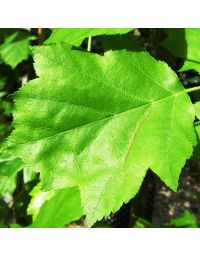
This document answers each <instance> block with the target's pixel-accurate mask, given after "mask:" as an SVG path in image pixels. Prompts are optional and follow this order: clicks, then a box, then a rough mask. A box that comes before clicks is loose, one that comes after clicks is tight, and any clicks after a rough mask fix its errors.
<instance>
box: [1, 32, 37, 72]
mask: <svg viewBox="0 0 200 255" xmlns="http://www.w3.org/2000/svg"><path fill="white" fill-rule="evenodd" d="M33 39H35V36H31V35H29V34H28V33H26V32H24V31H17V32H15V33H13V34H11V35H9V36H8V37H6V39H5V41H4V43H3V44H1V45H0V58H1V60H2V61H3V62H4V63H6V64H7V65H9V66H11V67H12V68H13V69H14V68H15V67H16V66H17V65H18V64H19V63H20V62H22V61H23V60H26V59H28V57H29V55H30V52H31V51H30V48H29V46H30V40H33Z"/></svg>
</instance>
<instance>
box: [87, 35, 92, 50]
mask: <svg viewBox="0 0 200 255" xmlns="http://www.w3.org/2000/svg"><path fill="white" fill-rule="evenodd" d="M91 48H92V36H89V37H88V45H87V51H91Z"/></svg>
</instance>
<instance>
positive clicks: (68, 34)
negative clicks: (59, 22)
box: [45, 28, 133, 46]
mask: <svg viewBox="0 0 200 255" xmlns="http://www.w3.org/2000/svg"><path fill="white" fill-rule="evenodd" d="M131 30H133V29H132V28H53V29H52V34H51V35H50V37H49V38H48V39H47V40H46V42H45V43H46V44H50V43H58V42H66V43H69V44H72V45H74V46H80V44H81V43H82V41H83V40H84V39H85V38H87V37H89V36H97V35H113V34H126V33H128V32H130V31H131Z"/></svg>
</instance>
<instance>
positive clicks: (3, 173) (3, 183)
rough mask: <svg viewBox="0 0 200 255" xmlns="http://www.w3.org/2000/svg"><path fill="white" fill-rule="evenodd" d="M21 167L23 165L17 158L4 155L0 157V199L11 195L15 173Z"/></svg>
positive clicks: (14, 185) (14, 183) (14, 184)
mask: <svg viewBox="0 0 200 255" xmlns="http://www.w3.org/2000/svg"><path fill="white" fill-rule="evenodd" d="M22 167H23V164H22V161H21V160H20V159H19V158H16V157H11V156H9V155H5V154H1V155H0V197H3V196H4V195H5V194H12V193H13V191H14V189H15V187H16V177H17V173H18V172H19V171H20V170H21V169H22Z"/></svg>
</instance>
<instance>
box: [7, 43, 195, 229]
mask: <svg viewBox="0 0 200 255" xmlns="http://www.w3.org/2000/svg"><path fill="white" fill-rule="evenodd" d="M33 52H34V60H35V70H36V72H37V75H38V77H39V78H37V79H35V80H33V81H30V82H29V83H28V84H26V85H25V86H23V87H22V88H21V89H20V91H19V92H17V93H16V95H15V102H16V107H17V111H16V113H15V115H14V118H15V121H14V126H15V131H14V132H13V133H12V135H11V137H10V138H9V140H8V144H9V146H10V147H11V150H13V153H15V155H17V156H19V157H21V158H22V159H23V161H24V162H25V163H26V165H27V167H29V168H32V169H37V170H39V172H40V173H41V180H42V188H44V189H46V190H50V189H58V188H64V187H70V186H78V187H79V189H80V192H81V200H82V204H83V207H84V211H85V213H86V218H87V222H88V225H89V226H91V225H92V224H93V223H94V222H96V221H97V220H100V219H101V218H102V217H104V216H107V215H109V214H110V212H111V211H113V212H115V211H117V210H118V209H119V208H120V207H121V205H122V204H123V203H124V202H125V203H126V202H128V201H129V200H130V199H131V198H132V197H134V196H135V195H136V193H137V192H138V190H139V188H140V186H141V183H142V181H143V179H144V176H145V174H146V172H147V170H148V169H149V168H150V169H152V170H153V171H154V172H155V173H156V174H157V175H158V176H159V177H160V178H161V179H162V180H163V181H164V182H165V183H166V184H167V185H168V186H169V187H171V188H172V189H173V190H176V188H177V183H178V177H179V174H180V171H181V168H182V167H183V166H184V164H185V161H186V159H187V158H189V157H190V156H191V154H192V150H193V146H194V145H195V144H196V135H195V132H194V127H193V121H194V115H195V114H194V108H193V105H192V103H191V101H190V98H189V96H188V95H187V92H186V91H185V90H184V88H183V86H182V85H181V83H180V82H179V80H178V78H177V76H176V74H175V73H174V72H173V71H172V70H171V69H170V68H169V67H168V66H167V64H165V63H164V62H160V61H157V60H155V59H154V58H153V57H151V56H150V55H149V54H148V53H145V52H126V51H114V52H112V51H109V52H106V53H105V55H104V56H100V55H96V54H91V53H88V52H80V51H75V50H68V49H67V47H65V45H64V44H56V45H52V46H42V47H36V48H34V50H33ZM58 56H59V57H58ZM116 187H117V188H116Z"/></svg>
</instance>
